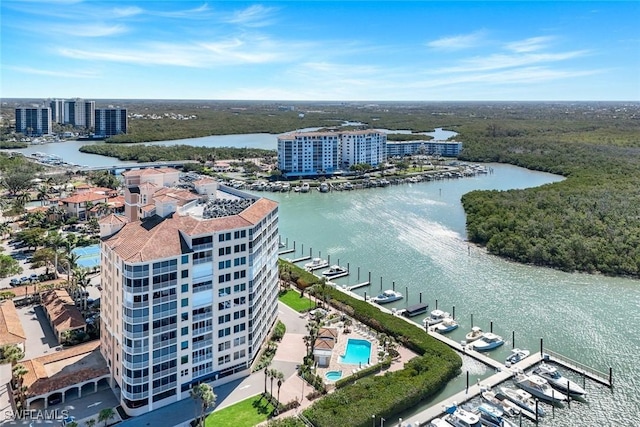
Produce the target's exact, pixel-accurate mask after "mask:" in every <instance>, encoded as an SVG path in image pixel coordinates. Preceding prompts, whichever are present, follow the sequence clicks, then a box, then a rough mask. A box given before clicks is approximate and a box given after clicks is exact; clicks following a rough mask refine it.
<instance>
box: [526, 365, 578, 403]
mask: <svg viewBox="0 0 640 427" xmlns="http://www.w3.org/2000/svg"><path fill="white" fill-rule="evenodd" d="M533 373H534V374H536V375H539V376H540V377H542V378H544V379H545V380H547V382H548V383H549V384H550V385H551V387H553V388H555V389H557V390H560V391H562V392H564V393H565V394H566V393H567V390H568V391H569V394H572V395H574V396H584V395H586V391H585V390H584V389H583V388H582V387H580V386H579V385H578V384H576V383H575V382H573V381H571V380H570V379H568V378H567V377H564V376H562V374H561V373H560V371H558V369H557V368H556V367H555V366H551V365H547V364H546V363H541V364H540V366H538V367H537V368H536V369H534V371H533Z"/></svg>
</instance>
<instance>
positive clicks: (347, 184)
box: [342, 182, 353, 191]
mask: <svg viewBox="0 0 640 427" xmlns="http://www.w3.org/2000/svg"><path fill="white" fill-rule="evenodd" d="M342 188H344V189H345V190H347V191H349V190H353V184H351V183H350V182H345V183H344V186H343V187H342Z"/></svg>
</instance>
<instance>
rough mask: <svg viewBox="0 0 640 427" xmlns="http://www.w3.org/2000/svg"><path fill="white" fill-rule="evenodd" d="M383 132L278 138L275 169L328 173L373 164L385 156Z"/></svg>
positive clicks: (303, 134)
mask: <svg viewBox="0 0 640 427" xmlns="http://www.w3.org/2000/svg"><path fill="white" fill-rule="evenodd" d="M386 143H387V136H386V134H384V133H383V132H378V131H373V130H367V131H349V132H294V133H288V134H285V135H282V136H280V137H278V169H280V170H281V171H282V173H283V174H285V175H289V176H294V175H300V176H303V175H318V174H331V173H333V172H335V171H338V170H340V169H348V168H349V167H350V166H352V165H354V164H357V163H368V164H370V165H372V166H376V165H378V164H379V163H382V162H383V161H384V159H385V153H386Z"/></svg>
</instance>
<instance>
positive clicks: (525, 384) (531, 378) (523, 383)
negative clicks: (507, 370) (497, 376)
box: [515, 373, 567, 403]
mask: <svg viewBox="0 0 640 427" xmlns="http://www.w3.org/2000/svg"><path fill="white" fill-rule="evenodd" d="M515 383H516V385H517V386H518V387H520V388H521V389H523V390H524V391H527V392H529V393H531V394H532V395H533V396H535V397H537V398H538V399H542V400H544V401H547V402H551V403H559V402H564V401H566V400H567V396H566V395H564V394H562V393H561V392H559V391H558V390H554V389H553V388H551V386H549V383H548V382H547V380H545V379H544V378H542V377H539V376H538V375H535V374H534V375H526V374H524V373H520V374H518V375H516V378H515Z"/></svg>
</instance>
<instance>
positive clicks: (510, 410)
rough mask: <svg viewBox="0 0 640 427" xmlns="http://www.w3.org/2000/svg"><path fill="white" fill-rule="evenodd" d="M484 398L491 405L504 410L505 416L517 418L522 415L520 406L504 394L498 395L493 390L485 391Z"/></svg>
mask: <svg viewBox="0 0 640 427" xmlns="http://www.w3.org/2000/svg"><path fill="white" fill-rule="evenodd" d="M482 397H483V398H484V400H486V401H487V402H489V403H490V404H491V405H493V406H496V407H498V408H500V409H502V411H503V412H504V414H505V415H508V416H510V417H517V416H518V414H520V408H519V407H518V405H516V404H515V403H513V402H512V401H510V400H509V399H507V398H506V397H505V396H503V395H502V394H499V393H496V392H494V391H493V390H491V389H489V390H485V391H483V392H482Z"/></svg>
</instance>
